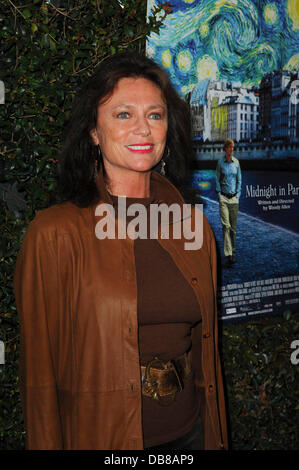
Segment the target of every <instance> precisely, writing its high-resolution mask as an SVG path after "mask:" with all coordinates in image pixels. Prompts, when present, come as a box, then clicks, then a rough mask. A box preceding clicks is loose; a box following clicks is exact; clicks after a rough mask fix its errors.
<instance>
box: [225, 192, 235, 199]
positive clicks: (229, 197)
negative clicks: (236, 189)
mask: <svg viewBox="0 0 299 470" xmlns="http://www.w3.org/2000/svg"><path fill="white" fill-rule="evenodd" d="M221 194H222V196H225V197H227V198H228V199H231V198H232V197H235V195H236V194H237V193H234V194H228V193H223V192H222V191H221Z"/></svg>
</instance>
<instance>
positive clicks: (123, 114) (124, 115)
mask: <svg viewBox="0 0 299 470" xmlns="http://www.w3.org/2000/svg"><path fill="white" fill-rule="evenodd" d="M117 117H118V118H119V119H128V118H129V117H130V115H129V113H127V112H125V111H123V112H121V113H118V115H117Z"/></svg>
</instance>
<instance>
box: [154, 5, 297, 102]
mask: <svg viewBox="0 0 299 470" xmlns="http://www.w3.org/2000/svg"><path fill="white" fill-rule="evenodd" d="M159 3H161V2H159V0H148V9H149V10H150V9H152V8H153V7H154V6H157V5H158V4H159ZM169 3H170V4H171V8H172V12H171V13H170V14H168V15H167V16H166V18H165V20H164V22H163V26H162V27H161V29H160V33H159V35H157V34H152V35H151V37H150V38H149V40H148V43H147V55H148V56H149V57H151V58H153V59H154V60H155V61H156V62H158V63H159V64H161V65H162V66H163V68H165V69H166V71H167V72H168V74H169V76H170V78H171V80H172V82H173V84H174V85H175V87H176V88H177V90H178V91H179V92H180V93H181V94H182V95H185V94H186V93H188V92H190V91H192V89H193V87H194V86H195V85H196V84H197V83H198V82H199V81H200V80H204V79H206V78H211V79H213V80H220V79H224V80H227V81H230V82H241V84H242V85H243V86H245V87H252V86H258V85H259V83H260V81H261V79H262V77H263V76H264V75H265V74H266V73H268V72H271V71H273V70H277V69H284V70H291V71H296V70H298V68H299V0H170V1H169Z"/></svg>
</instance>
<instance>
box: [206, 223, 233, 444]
mask: <svg viewBox="0 0 299 470" xmlns="http://www.w3.org/2000/svg"><path fill="white" fill-rule="evenodd" d="M208 229H209V256H210V263H211V271H212V278H213V289H214V311H215V322H214V341H215V345H214V347H215V372H216V381H217V398H218V410H219V422H220V432H221V439H222V443H223V448H224V449H228V435H227V420H226V404H225V396H224V386H223V371H222V365H221V361H220V354H219V345H218V340H219V338H218V308H217V251H216V243H215V238H214V234H213V232H212V230H211V227H210V226H209V225H208Z"/></svg>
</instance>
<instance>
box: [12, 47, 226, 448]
mask: <svg viewBox="0 0 299 470" xmlns="http://www.w3.org/2000/svg"><path fill="white" fill-rule="evenodd" d="M189 122H190V121H189V114H188V109H187V107H186V105H185V103H184V102H183V101H182V100H181V99H180V98H179V97H178V96H177V94H176V92H175V91H174V89H173V87H172V86H171V84H170V82H169V80H168V78H167V76H166V75H165V73H164V72H163V71H162V70H161V69H160V68H159V67H158V66H157V65H156V64H155V63H154V62H153V61H151V60H150V59H148V58H145V57H143V56H138V55H136V54H134V55H131V54H123V55H119V56H113V57H111V58H109V59H106V60H105V61H104V62H103V63H102V64H101V65H100V67H99V69H98V71H97V72H96V73H95V74H94V76H93V77H91V78H90V80H89V81H88V82H87V83H86V85H85V86H84V87H83V88H82V90H81V91H80V92H79V93H78V97H77V99H76V101H75V104H74V109H73V113H72V118H71V120H70V123H69V128H68V131H67V136H66V142H65V148H64V151H63V154H62V159H61V164H60V188H61V194H62V202H61V203H60V204H57V205H54V206H53V207H51V208H49V209H46V210H43V211H41V212H40V213H39V214H37V216H36V218H35V219H34V220H33V222H31V224H30V226H29V229H28V231H27V234H26V236H25V239H24V242H23V245H22V248H21V251H20V254H19V257H18V261H17V266H16V272H15V294H16V301H17V308H18V313H19V317H20V323H21V363H20V373H21V374H20V375H21V392H22V402H23V409H24V416H25V422H26V430H27V448H29V449H131V450H132V449H144V448H150V449H161V448H162V449H163V448H165V449H168V448H177V449H200V448H202V447H204V448H205V449H223V448H225V447H226V446H227V439H226V424H225V409H224V398H223V387H222V378H221V370H220V362H219V356H218V348H217V322H216V306H215V288H216V252H215V244H214V238H213V235H212V233H211V229H210V227H209V225H208V223H207V221H206V219H205V218H204V222H203V224H202V225H201V227H200V230H203V245H202V247H201V249H197V250H187V249H185V242H186V240H185V239H184V236H181V237H180V238H178V237H174V236H172V235H170V236H168V237H164V234H163V233H161V227H162V223H160V226H159V236H158V239H157V237H156V238H151V237H150V236H148V235H151V233H150V234H149V230H148V227H149V226H148V225H147V227H146V233H145V234H144V233H143V236H142V237H141V236H140V237H137V238H136V239H135V240H134V239H133V238H132V237H130V236H128V234H127V233H125V235H124V236H123V234H122V235H121V236H119V227H120V226H121V223H122V222H123V220H122V218H121V217H120V209H119V208H120V205H119V203H120V202H121V203H123V202H124V201H125V204H126V207H128V208H129V207H130V206H132V204H133V203H139V205H140V204H141V205H142V207H144V208H145V210H146V217H145V219H144V218H143V219H139V221H140V223H141V225H142V224H144V225H146V224H145V220H146V221H147V220H148V219H147V218H150V207H152V205H154V204H160V203H163V204H164V206H163V207H164V209H165V207H168V206H170V205H171V204H176V207H178V208H180V209H181V208H182V209H183V205H184V200H183V198H182V196H181V194H180V193H179V191H178V190H177V189H176V188H175V186H174V185H173V184H172V183H170V181H169V180H168V179H166V178H165V177H163V176H161V175H160V174H159V173H158V172H157V171H155V170H156V169H157V168H158V167H160V168H161V170H165V168H164V167H165V165H166V166H167V174H168V177H169V179H172V181H173V182H175V183H176V184H177V185H180V184H181V182H182V180H183V177H184V172H185V167H186V159H187V156H188V153H189V152H190V139H189V135H190V126H189ZM118 196H126V198H125V199H124V198H121V197H118ZM165 204H166V205H165ZM103 207H104V208H105V207H106V208H107V207H109V208H110V209H109V210H110V216H111V215H115V220H114V219H113V218H112V221H113V220H114V222H113V224H112V227H113V228H115V227H116V229H117V230H116V232H114V234H115V233H117V235H118V236H114V237H113V236H112V235H113V234H112V232H113V230H111V233H110V234H109V233H108V234H107V235H110V236H106V238H105V237H104V236H102V235H103V233H102V234H100V235H99V234H98V231H97V229H98V227H99V223H100V224H101V221H103V217H102V218H101V216H100V215H99V214H100V213H101V214H102V216H103V215H104V212H103V211H102V212H101V210H102V208H103ZM111 208H113V210H111ZM109 210H108V212H109ZM108 212H107V211H106V215H105V217H106V216H107V213H108ZM181 213H182V214H183V211H182V212H181ZM193 217H194V216H193ZM109 220H110V221H109ZM109 220H108V219H105V222H107V223H106V225H107V226H108V225H109V224H110V222H111V217H110V219H109ZM193 220H194V219H193ZM130 222H132V217H131V218H130V217H128V220H125V228H127V227H128V226H129V223H130ZM182 223H183V221H182V219H176V218H175V215H173V216H172V217H171V218H170V219H169V222H168V225H167V228H172V229H173V230H174V228H175V227H178V226H179V227H180V226H181V225H182ZM104 225H105V224H102V229H103V230H102V231H104ZM107 226H106V229H107ZM109 227H110V228H111V224H110V225H109ZM164 228H165V227H164ZM107 232H109V230H108V229H107ZM170 232H171V230H170ZM171 234H172V232H171ZM203 437H204V445H203V444H202V440H203Z"/></svg>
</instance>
